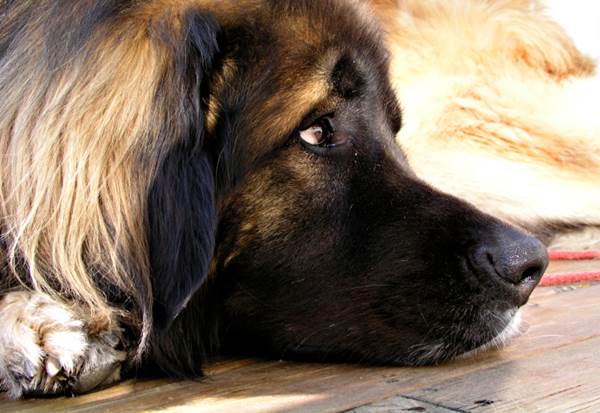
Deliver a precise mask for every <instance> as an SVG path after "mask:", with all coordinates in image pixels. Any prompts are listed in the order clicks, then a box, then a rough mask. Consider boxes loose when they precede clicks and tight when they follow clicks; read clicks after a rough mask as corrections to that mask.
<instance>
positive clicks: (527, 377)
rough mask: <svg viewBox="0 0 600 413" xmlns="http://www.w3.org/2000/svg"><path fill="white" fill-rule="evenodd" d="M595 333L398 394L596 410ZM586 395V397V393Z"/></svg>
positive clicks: (492, 406)
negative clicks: (555, 348) (540, 351)
mask: <svg viewBox="0 0 600 413" xmlns="http://www.w3.org/2000/svg"><path fill="white" fill-rule="evenodd" d="M599 348H600V337H595V338H593V339H589V340H586V341H584V342H580V343H576V344H573V345H569V346H565V347H562V348H560V349H558V350H557V351H554V352H542V353H540V354H539V355H538V356H535V357H530V358H521V359H517V360H514V361H511V362H508V363H502V364H499V365H496V366H491V367H490V368H488V369H485V370H479V371H476V372H473V373H470V374H466V375H464V376H462V377H458V378H454V379H451V380H447V381H444V382H442V383H437V384H435V385H433V386H428V387H425V388H422V389H419V390H417V391H415V392H411V393H408V394H404V395H403V396H404V397H408V398H413V399H416V400H422V401H424V402H429V403H432V404H436V405H442V406H444V407H447V408H450V409H454V410H458V411H468V412H498V413H501V412H511V413H512V412H567V411H573V409H575V408H578V407H581V406H582V405H586V407H587V408H589V409H592V410H593V409H595V410H596V411H600V401H599V400H598V397H597V395H598V394H600V382H599V381H598V377H599V376H598V372H600V354H599V353H598V349H599ZM590 396H591V398H590Z"/></svg>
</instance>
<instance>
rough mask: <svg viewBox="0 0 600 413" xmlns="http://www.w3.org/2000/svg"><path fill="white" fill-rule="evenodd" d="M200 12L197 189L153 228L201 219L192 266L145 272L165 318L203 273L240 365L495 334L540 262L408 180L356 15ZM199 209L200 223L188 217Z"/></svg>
mask: <svg viewBox="0 0 600 413" xmlns="http://www.w3.org/2000/svg"><path fill="white" fill-rule="evenodd" d="M213 13H214V14H208V15H204V14H203V15H199V16H196V17H195V18H194V19H190V20H189V21H190V22H192V23H191V24H192V29H191V31H190V33H192V34H194V33H196V34H197V39H196V40H195V42H196V43H194V47H195V49H194V50H195V53H197V55H198V57H199V58H200V59H205V60H210V62H207V61H205V62H204V63H203V65H201V69H202V73H201V74H202V76H204V77H205V78H207V79H208V80H206V81H205V80H203V81H202V82H200V83H198V85H199V86H201V96H202V101H203V104H204V105H205V107H204V109H203V110H204V111H203V113H204V114H205V118H204V119H205V120H204V129H205V133H206V136H205V138H204V139H205V144H204V147H203V148H202V151H200V152H199V154H198V161H197V163H196V165H201V166H200V167H197V168H198V173H197V175H192V176H191V178H192V179H190V182H195V185H196V186H194V185H192V186H185V185H182V187H183V188H184V189H185V190H186V191H189V190H191V192H192V193H194V194H195V195H194V196H196V197H197V198H198V199H197V200H196V201H194V202H192V203H190V205H196V207H190V208H184V210H185V213H188V212H189V213H190V214H191V215H190V219H189V220H182V221H181V222H182V225H180V226H173V225H172V223H171V224H169V225H163V227H165V229H164V231H165V233H168V234H173V233H175V232H176V231H178V230H179V231H181V232H182V233H185V232H186V231H188V232H191V231H192V230H191V229H190V228H193V225H192V224H193V223H194V220H195V219H196V220H202V222H203V226H202V228H203V229H206V228H209V230H208V231H206V233H205V235H203V237H204V239H205V242H204V244H202V243H200V244H201V245H200V248H196V249H195V250H192V251H191V252H190V257H191V258H190V259H191V260H192V261H193V262H195V263H198V262H202V263H203V265H204V267H202V268H200V269H201V270H202V271H196V272H189V276H188V277H187V278H186V277H184V276H182V275H181V274H186V270H187V267H186V263H187V262H190V259H188V260H187V261H186V260H183V261H180V262H179V265H180V268H182V270H180V271H179V272H178V274H180V277H179V278H178V279H175V280H174V279H173V278H169V277H165V278H166V279H168V280H169V281H168V282H162V283H161V281H160V280H161V279H165V278H160V274H159V277H158V281H157V285H158V286H159V287H158V289H159V303H160V302H163V303H166V305H165V309H166V312H167V313H168V314H170V315H171V317H172V316H174V315H175V314H177V313H178V312H179V309H180V308H181V304H182V303H183V302H185V301H186V299H187V295H188V293H189V292H191V291H193V290H194V289H195V286H197V285H198V284H199V282H200V281H201V279H204V274H205V273H206V268H208V262H209V261H210V260H212V264H211V270H210V271H209V272H210V275H209V277H208V279H209V280H210V284H211V287H210V291H209V292H208V294H209V295H211V296H213V300H214V296H215V295H217V296H218V299H217V302H218V304H217V307H218V311H219V314H220V322H219V325H220V330H221V331H220V334H221V338H222V340H224V344H225V345H226V346H229V347H237V349H238V350H239V349H240V348H241V350H244V351H248V350H249V349H252V351H256V350H260V351H262V352H264V353H268V354H272V355H276V356H281V355H288V356H310V357H313V358H318V359H347V360H363V361H369V362H385V363H401V364H418V363H430V362H437V361H440V360H443V359H447V358H450V357H454V356H456V355H459V354H462V353H465V352H467V351H470V350H473V349H476V348H478V347H481V346H484V345H486V344H488V343H491V342H494V341H495V340H498V338H499V337H500V338H501V337H503V336H505V335H507V332H510V331H511V330H512V329H513V328H514V325H515V322H514V319H515V315H516V314H517V310H518V308H519V307H520V306H522V305H523V304H525V302H526V301H527V299H528V296H529V294H530V293H531V291H532V290H533V288H534V287H535V285H536V284H537V282H538V281H539V278H540V277H541V275H542V273H543V271H544V269H545V266H546V255H545V250H544V248H543V247H542V245H541V244H540V243H539V242H537V241H536V240H535V239H533V238H530V237H528V236H527V235H525V234H523V233H520V232H518V231H517V230H515V229H514V228H511V227H510V226H508V225H506V224H504V223H501V222H500V221H498V220H496V219H494V218H492V217H490V216H487V215H485V214H483V213H481V212H479V211H478V210H476V209H475V208H473V207H471V206H470V205H468V204H466V203H464V202H461V201H460V200H457V199H455V198H453V197H451V196H448V195H445V194H442V193H439V192H437V191H435V190H433V189H431V188H430V187H428V186H427V185H426V184H424V183H423V182H421V181H420V180H419V179H418V178H417V177H416V176H414V174H413V173H412V172H411V170H410V168H409V166H408V165H407V163H406V160H405V157H404V156H403V154H402V151H401V149H400V148H398V147H397V146H396V145H395V144H394V136H395V134H396V132H397V131H398V129H399V128H400V124H401V115H400V110H399V106H398V104H397V102H396V100H395V97H394V94H393V93H392V90H391V88H390V84H389V82H388V79H387V60H386V52H385V50H383V49H382V43H381V40H380V37H379V35H378V32H377V29H376V26H375V24H374V23H373V21H372V20H371V19H370V18H369V17H368V16H366V15H365V13H364V10H363V9H362V8H361V7H359V6H357V5H354V4H351V3H350V2H341V1H340V2H338V1H319V2H313V1H294V2H287V1H273V2H266V3H264V4H260V3H258V2H251V4H249V5H247V7H245V8H242V7H241V6H239V5H237V6H230V7H224V8H223V10H219V11H216V10H214V11H213ZM214 15H216V20H213V19H214V17H212V16H214ZM214 21H216V22H217V23H218V25H216V24H215V25H213V24H212V23H210V24H208V23H207V22H214ZM194 22H195V23H194ZM199 22H200V24H199ZM194 24H195V26H194ZM198 27H200V29H201V30H200V31H198V30H199V29H198ZM194 30H195V31H194ZM191 38H192V40H194V37H193V36H191ZM198 39H199V40H198ZM209 66H210V67H212V69H210V70H207V69H206V68H207V67H209ZM196 78H197V79H198V78H200V76H199V75H198V76H196ZM185 153H187V154H189V150H187V149H186V151H185ZM186 156H189V155H186ZM204 157H206V158H204ZM179 158H180V157H177V156H176V157H175V160H178V159H179ZM177 162H178V161H177ZM177 162H175V163H177ZM168 164H169V163H168V162H167V163H166V165H168ZM431 167H432V168H435V167H436V165H431ZM167 169H168V168H167ZM213 174H215V176H216V184H215V186H213V184H212V177H213ZM173 176H177V175H173V174H168V173H167V174H166V179H165V180H164V182H165V183H164V184H163V186H166V187H169V188H171V189H170V190H172V187H173V185H175V186H177V185H179V184H174V183H173V182H174V180H173V179H172V178H173ZM198 176H199V177H202V179H197V177H198ZM206 177H208V178H209V179H207V178H206ZM160 188H161V190H160V191H156V192H157V193H158V194H163V193H164V192H165V191H166V190H165V188H164V187H160ZM167 192H168V191H167ZM198 194H199V195H198ZM178 196H179V197H181V196H180V195H178ZM212 196H214V197H215V198H214V199H215V202H216V208H215V209H214V210H213V209H212V206H206V207H205V208H199V207H198V205H202V201H203V200H204V201H206V200H207V199H212V198H211V197H212ZM184 197H185V199H188V200H190V199H191V200H192V201H193V196H192V197H191V198H190V195H189V194H185V195H184ZM209 203H210V202H209ZM159 206H161V204H159ZM175 207H176V208H178V211H180V210H181V205H179V206H178V205H175ZM200 209H201V210H200ZM207 211H208V212H207ZM203 214H204V215H203ZM198 217H202V218H198ZM213 218H214V221H215V222H218V227H217V229H216V244H215V249H214V252H213V251H211V246H212V238H211V236H210V234H211V233H212V232H211V231H212V228H211V227H210V225H209V226H208V227H207V225H206V222H210V221H211V220H212V219H213ZM158 220H159V221H160V219H158ZM159 227H160V226H159ZM193 231H197V229H195V230H193ZM192 238H194V237H192ZM195 238H196V239H199V238H200V239H201V238H202V237H198V234H196V235H195ZM198 251H201V252H202V253H201V254H200V253H199V252H198ZM154 255H157V254H154ZM164 256H165V255H157V257H155V258H154V259H155V261H156V260H164V258H162V257H164ZM188 258H189V257H188ZM182 262H183V264H182ZM159 264H161V263H159ZM155 267H157V264H156V263H155ZM166 267H168V265H167V266H166ZM182 280H183V281H182ZM192 287H193V288H192ZM161 297H162V299H161Z"/></svg>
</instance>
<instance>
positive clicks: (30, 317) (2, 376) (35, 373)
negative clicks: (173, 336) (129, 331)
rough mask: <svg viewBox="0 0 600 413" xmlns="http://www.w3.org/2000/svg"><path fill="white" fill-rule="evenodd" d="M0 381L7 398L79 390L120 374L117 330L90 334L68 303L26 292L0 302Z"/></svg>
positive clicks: (115, 378)
mask: <svg viewBox="0 0 600 413" xmlns="http://www.w3.org/2000/svg"><path fill="white" fill-rule="evenodd" d="M0 321H1V325H0V381H1V382H2V386H3V387H4V388H5V389H6V390H7V391H8V393H9V395H10V396H11V397H14V398H16V397H21V396H28V397H37V396H50V395H55V394H74V393H82V392H86V391H89V390H92V389H93V388H96V387H98V386H100V385H104V384H108V383H110V382H113V381H116V380H118V379H119V378H120V368H121V364H122V362H123V361H124V360H125V353H124V352H123V351H120V350H118V349H117V347H118V346H119V345H120V344H121V340H120V338H119V335H118V333H117V332H112V331H102V332H99V333H94V334H91V333H90V332H89V331H88V329H87V328H86V323H85V322H84V321H83V320H82V319H81V318H80V317H78V316H77V314H76V313H75V312H74V311H73V309H72V308H70V307H68V306H66V305H64V304H62V303H59V302H56V301H54V300H52V299H51V298H49V297H47V296H45V295H41V294H35V293H30V292H14V293H9V294H7V295H6V296H4V297H3V298H2V300H1V301H0Z"/></svg>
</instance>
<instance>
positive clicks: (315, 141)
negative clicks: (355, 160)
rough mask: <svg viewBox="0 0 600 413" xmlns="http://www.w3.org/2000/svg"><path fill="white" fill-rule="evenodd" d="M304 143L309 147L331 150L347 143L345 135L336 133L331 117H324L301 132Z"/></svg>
mask: <svg viewBox="0 0 600 413" xmlns="http://www.w3.org/2000/svg"><path fill="white" fill-rule="evenodd" d="M299 136H300V139H301V140H302V143H304V144H307V145H309V146H318V147H322V148H330V147H333V146H337V145H341V144H343V143H345V142H346V140H347V139H346V137H345V136H344V134H342V133H340V132H338V131H336V129H335V126H334V124H333V120H332V119H331V118H330V117H327V116H326V117H322V118H320V119H318V120H317V121H316V122H315V123H313V124H312V125H310V126H309V127H308V128H306V129H303V130H301V131H300V132H299Z"/></svg>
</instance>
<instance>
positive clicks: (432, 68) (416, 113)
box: [373, 0, 600, 248]
mask: <svg viewBox="0 0 600 413" xmlns="http://www.w3.org/2000/svg"><path fill="white" fill-rule="evenodd" d="M373 6H374V10H375V12H376V13H377V15H378V16H379V18H380V20H381V23H382V24H383V26H384V28H385V31H386V33H387V46H388V48H389V50H390V53H391V70H390V76H391V81H392V85H393V87H394V90H395V91H396V93H397V95H398V97H399V100H400V102H401V104H402V107H403V111H404V115H405V122H404V126H403V128H402V130H401V131H400V133H399V134H398V136H397V139H398V142H399V143H400V144H401V145H402V146H403V148H404V151H405V153H406V155H407V157H408V160H409V162H410V164H411V166H412V168H413V169H414V170H415V172H416V173H417V175H419V176H420V177H421V178H423V179H424V180H425V181H426V182H428V183H429V184H431V185H433V186H434V187H436V188H438V189H440V190H442V191H444V192H448V193H451V194H453V195H455V196H458V197H460V198H462V199H465V200H467V201H469V202H470V203H472V204H474V205H476V206H477V207H478V208H479V209H481V210H483V211H486V212H488V213H490V214H491V215H494V216H495V217H498V218H501V219H504V220H506V221H508V222H511V223H513V224H515V225H518V226H520V227H522V228H525V229H527V230H528V231H531V232H533V233H535V234H536V235H537V236H538V237H539V238H540V239H542V240H543V241H544V242H545V243H547V244H550V243H552V242H553V239H554V238H555V237H556V236H557V235H561V234H564V233H566V232H570V231H573V230H577V232H579V231H581V230H584V229H586V228H588V229H590V230H589V231H587V232H588V234H589V235H588V236H587V237H584V238H581V237H577V238H575V239H574V240H573V241H571V244H573V243H575V245H577V248H580V247H582V246H585V245H588V246H594V245H596V246H598V245H600V232H599V231H597V230H596V231H593V229H594V228H596V229H600V119H599V118H598V116H597V114H596V109H595V107H596V106H597V104H596V100H597V96H598V95H600V79H599V78H598V77H597V76H595V73H596V72H595V63H594V61H593V60H592V59H590V58H589V57H587V56H585V55H583V54H582V53H581V52H580V51H579V50H578V49H577V48H576V47H575V45H574V43H573V41H572V40H571V39H570V38H569V36H568V35H567V33H566V32H565V31H564V30H563V28H562V27H561V26H559V25H558V24H557V23H556V22H555V21H553V20H552V19H551V18H550V17H548V16H547V15H546V13H545V9H544V7H543V3H541V2H539V1H535V0H499V1H496V0H494V1H492V0H490V1H488V0H484V1H479V0H451V1H444V0H428V1H418V0H406V1H404V0H403V1H397V0H375V1H374V2H373ZM432 165H435V167H432ZM564 241H565V240H564V238H563V239H561V242H563V243H564ZM555 245H556V244H555ZM563 247H564V246H563Z"/></svg>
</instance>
